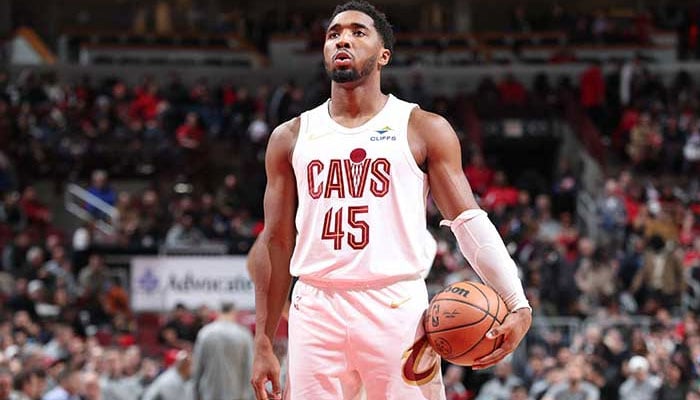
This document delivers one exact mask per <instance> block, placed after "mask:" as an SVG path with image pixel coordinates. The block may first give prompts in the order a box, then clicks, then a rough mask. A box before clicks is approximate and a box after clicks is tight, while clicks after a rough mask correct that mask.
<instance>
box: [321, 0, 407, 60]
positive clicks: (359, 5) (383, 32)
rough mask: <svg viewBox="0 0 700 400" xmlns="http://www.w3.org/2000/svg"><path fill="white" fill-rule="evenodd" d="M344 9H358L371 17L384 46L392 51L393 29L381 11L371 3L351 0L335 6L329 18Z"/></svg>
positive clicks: (362, 0)
mask: <svg viewBox="0 0 700 400" xmlns="http://www.w3.org/2000/svg"><path fill="white" fill-rule="evenodd" d="M345 11H359V12H361V13H364V14H367V15H368V16H369V17H370V18H372V21H374V27H375V29H377V32H379V35H380V36H381V37H382V42H384V48H386V49H388V50H389V51H391V52H392V53H393V52H394V29H393V28H392V26H391V24H390V23H389V20H388V19H387V18H386V15H385V14H384V13H383V12H381V11H379V10H377V9H376V8H375V7H374V6H373V5H372V4H370V3H368V2H366V1H364V0H351V1H348V2H347V3H345V4H340V5H338V6H337V7H335V10H333V15H331V20H332V19H333V18H335V16H336V15H338V14H340V13H341V12H345Z"/></svg>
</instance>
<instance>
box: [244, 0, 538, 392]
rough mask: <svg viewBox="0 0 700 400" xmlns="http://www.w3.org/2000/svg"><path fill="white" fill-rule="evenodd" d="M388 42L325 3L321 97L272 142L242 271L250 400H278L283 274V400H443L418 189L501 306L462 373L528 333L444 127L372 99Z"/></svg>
mask: <svg viewBox="0 0 700 400" xmlns="http://www.w3.org/2000/svg"><path fill="white" fill-rule="evenodd" d="M393 41H394V40H393V33H392V31H391V26H390V25H389V23H388V22H387V20H386V17H385V16H384V15H383V14H381V13H379V12H378V11H377V10H376V9H375V8H374V7H373V6H371V5H369V4H368V3H365V2H358V1H351V2H349V3H346V4H344V5H341V6H338V7H337V8H336V9H335V11H334V13H333V16H332V19H331V21H330V23H329V27H328V30H327V32H326V38H325V44H324V49H323V55H324V62H325V65H326V69H327V71H328V73H329V75H330V78H331V80H332V83H331V98H330V99H329V100H328V101H327V102H325V103H324V104H322V105H321V106H319V107H317V108H315V109H313V110H310V111H307V112H305V113H303V114H302V115H301V116H299V117H297V118H294V119H292V120H290V121H288V122H285V123H283V124H282V125H280V126H279V127H277V128H276V129H275V130H274V132H273V134H272V135H271V138H270V141H269V144H268V148H267V154H266V160H265V162H266V171H267V178H268V181H267V189H266V192H265V200H264V207H265V233H264V235H263V238H262V239H261V240H263V241H264V243H265V245H266V247H267V249H268V250H269V256H270V268H269V269H266V268H261V269H259V270H256V271H255V280H256V299H255V301H256V324H257V327H256V338H255V341H256V348H255V361H254V365H253V378H252V380H251V383H252V385H253V387H254V389H255V392H256V398H257V399H279V398H281V391H280V382H279V369H280V365H279V361H278V360H277V359H276V358H275V356H274V353H273V348H272V343H273V337H274V333H275V330H276V328H277V323H278V320H279V318H280V314H281V312H282V308H283V305H284V303H285V300H286V298H287V295H288V291H289V287H290V282H291V277H292V276H297V277H298V278H299V280H298V282H297V283H296V285H295V286H294V291H293V292H292V296H291V299H292V300H291V303H292V306H291V307H290V310H289V354H288V357H289V358H288V361H289V373H288V381H287V387H286V390H285V398H287V399H292V400H310V399H313V400H337V399H355V398H362V397H365V398H367V399H369V400H385V399H386V400H394V399H402V400H413V399H444V396H445V394H444V388H443V385H442V382H441V377H440V367H439V365H440V364H439V358H438V357H437V355H436V354H435V353H434V352H432V350H431V349H430V348H429V347H428V346H427V344H426V341H425V340H424V338H423V336H424V335H423V332H422V331H421V326H422V324H421V319H422V314H423V312H424V310H425V309H426V308H427V305H428V295H427V291H426V287H425V284H424V281H423V280H422V278H421V276H422V273H423V272H424V270H425V268H426V265H425V262H424V260H425V257H424V252H425V246H424V245H423V243H422V242H423V240H424V237H425V236H424V232H425V229H426V218H425V213H426V212H425V206H426V196H427V193H428V187H429V188H430V191H431V192H432V196H433V198H434V200H435V202H436V204H437V206H438V208H439V209H440V211H441V213H442V214H443V216H445V217H446V218H447V219H448V220H447V221H443V222H444V224H446V225H448V226H450V228H451V230H452V232H453V233H454V235H455V237H456V239H457V242H458V244H459V247H460V249H461V251H462V253H463V254H464V256H465V257H466V258H467V260H468V261H469V263H470V264H471V265H472V267H473V268H474V269H475V271H476V272H477V273H478V274H479V276H480V277H481V278H482V279H483V280H484V281H485V282H486V283H487V284H489V285H490V286H492V287H493V288H494V289H495V290H496V291H497V292H498V293H499V294H500V295H501V297H502V298H503V299H504V301H505V302H506V304H507V305H508V308H509V310H511V313H510V314H509V315H508V316H507V318H506V320H505V322H504V324H503V325H501V326H500V327H498V328H494V329H492V330H491V332H489V336H490V337H496V336H503V338H504V341H503V344H502V346H501V347H499V348H497V349H496V350H494V351H493V352H492V353H491V354H490V355H488V356H485V357H483V358H482V359H480V360H478V361H477V363H476V365H475V366H474V367H476V368H486V367H489V366H492V365H494V364H495V363H497V362H498V361H500V360H501V359H503V358H504V357H505V356H506V355H507V354H509V353H511V352H512V351H513V350H514V349H515V348H516V346H517V345H518V343H520V341H521V339H522V338H523V336H524V335H525V333H526V332H527V330H528V329H529V327H530V324H531V320H532V316H531V309H530V307H529V304H528V302H527V299H526V298H525V295H524V293H523V288H522V284H521V282H520V280H519V278H518V275H517V267H516V265H515V263H514V262H513V260H512V259H511V258H510V256H509V255H508V252H507V250H506V248H505V246H504V244H503V241H502V240H501V238H500V236H499V234H498V232H497V231H496V229H495V227H494V226H493V224H492V223H491V222H490V221H489V219H488V217H487V215H486V213H485V212H484V211H482V210H480V209H479V207H478V205H477V204H476V201H475V200H474V197H473V195H472V192H471V189H470V187H469V184H468V183H467V180H466V178H465V176H464V173H463V172H462V166H461V154H460V147H459V141H458V140H457V136H456V135H455V133H454V131H453V129H452V127H451V126H450V125H449V123H448V122H447V121H446V120H445V119H444V118H442V117H440V116H438V115H435V114H432V113H429V112H426V111H423V110H421V109H419V108H418V107H417V106H416V105H415V104H410V103H406V102H404V101H401V100H399V99H397V98H395V97H393V96H391V95H389V96H387V95H384V94H382V93H381V91H380V81H381V71H382V68H384V66H386V65H387V64H388V63H389V60H390V58H391V52H392V49H393ZM268 383H269V384H271V388H272V390H271V392H268V391H267V390H266V384H268Z"/></svg>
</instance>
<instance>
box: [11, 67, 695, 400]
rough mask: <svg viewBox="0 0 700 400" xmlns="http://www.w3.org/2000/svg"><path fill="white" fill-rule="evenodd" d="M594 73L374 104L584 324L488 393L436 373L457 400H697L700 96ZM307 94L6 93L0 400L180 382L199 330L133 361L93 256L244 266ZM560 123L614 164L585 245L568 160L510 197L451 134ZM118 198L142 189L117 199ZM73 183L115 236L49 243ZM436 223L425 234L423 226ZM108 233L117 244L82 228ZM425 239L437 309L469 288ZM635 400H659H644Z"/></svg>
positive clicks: (500, 371) (202, 86)
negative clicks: (276, 158) (443, 161)
mask: <svg viewBox="0 0 700 400" xmlns="http://www.w3.org/2000/svg"><path fill="white" fill-rule="evenodd" d="M608 71H609V72H610V73H608V74H606V73H604V72H603V70H602V68H601V66H600V65H591V66H590V68H588V69H587V70H586V71H585V72H584V73H583V74H582V75H581V76H580V80H579V81H578V82H575V81H572V80H570V79H562V80H559V81H557V82H550V81H549V79H548V78H547V77H546V76H544V75H542V76H540V77H538V78H537V79H535V82H534V84H533V85H532V87H527V85H525V84H523V83H522V82H520V81H519V80H518V79H517V77H515V76H511V75H508V76H504V77H496V78H495V79H493V78H486V79H484V81H483V82H482V83H481V84H480V85H479V86H478V89H477V92H476V93H469V94H459V95H456V96H455V97H446V96H435V95H433V94H431V93H430V91H429V89H428V88H426V87H425V86H424V83H423V82H422V80H421V79H420V77H418V76H416V77H415V79H414V80H413V81H412V82H410V84H408V85H406V86H401V85H399V84H398V83H397V82H396V81H395V80H391V79H389V80H387V81H386V82H385V83H386V87H385V90H386V91H387V92H391V93H394V94H396V95H397V96H400V97H403V98H407V99H409V100H411V101H415V102H417V103H419V104H420V105H421V106H422V107H423V108H426V109H428V110H433V111H435V112H438V113H440V114H442V115H444V116H446V117H447V118H448V119H449V120H450V121H451V122H452V123H453V125H454V126H455V128H456V130H457V131H458V134H459V135H460V139H461V140H462V142H463V149H464V154H465V163H464V171H465V174H466V175H467V177H468V179H469V181H470V183H471V185H472V189H473V190H474V192H475V194H476V195H477V198H478V200H479V202H480V204H481V206H482V207H483V208H484V209H486V210H487V211H488V212H489V215H490V217H491V218H492V220H493V221H494V223H495V224H496V226H497V227H498V228H499V230H500V231H501V233H502V235H503V237H504V239H505V241H506V244H507V246H508V248H509V250H510V251H511V253H512V255H513V256H514V257H515V259H516V260H517V261H518V264H519V265H520V266H521V272H522V277H523V280H524V282H525V285H526V288H527V293H528V296H529V297H530V299H531V302H532V305H533V307H534V309H535V313H536V315H537V316H571V317H574V318H575V319H576V320H578V321H585V322H586V323H585V325H582V326H585V329H569V328H568V327H567V326H565V325H562V326H559V325H547V324H545V325H542V326H539V325H536V326H535V327H534V328H533V330H532V332H531V334H530V335H529V336H528V338H527V341H528V342H527V346H526V347H525V348H526V356H525V358H524V359H523V358H521V359H519V360H514V362H513V365H508V364H503V365H502V366H499V367H498V368H496V369H495V370H494V371H493V372H492V373H493V374H495V378H494V379H493V380H491V379H490V378H491V375H490V374H491V373H487V374H475V373H471V372H469V371H463V370H460V369H459V368H456V369H455V368H446V369H445V380H446V382H447V383H448V386H450V388H451V389H450V390H451V392H450V393H451V396H453V397H451V399H465V398H470V396H474V395H479V396H482V397H481V398H483V399H501V398H504V399H510V398H512V399H527V398H533V399H539V398H545V399H550V398H551V399H562V398H575V397H566V396H567V395H566V393H569V392H576V393H578V392H586V393H589V392H590V393H598V395H599V397H600V398H606V399H616V398H620V399H641V398H663V399H675V398H684V396H686V394H687V393H690V394H689V395H688V396H693V395H695V396H697V395H698V394H697V393H696V392H693V391H692V390H694V388H695V387H696V383H697V382H696V381H697V379H698V372H700V369H698V367H699V366H700V365H699V364H698V360H700V341H698V337H700V336H698V334H700V332H698V329H697V327H698V323H697V321H696V317H695V312H696V311H697V310H698V309H699V308H700V281H699V279H700V273H699V272H700V234H699V230H700V224H699V223H698V216H699V215H700V182H699V181H698V176H700V175H699V174H698V172H700V171H699V170H698V162H699V160H700V156H699V155H698V154H700V131H699V130H698V129H699V127H700V123H699V121H700V120H699V119H698V117H699V116H700V114H699V110H698V107H699V105H700V98H699V97H698V88H697V86H696V84H695V82H694V80H693V78H692V77H691V76H690V75H689V74H687V73H680V74H679V75H678V77H677V78H676V79H675V80H674V81H673V82H671V83H670V84H664V83H663V82H662V81H661V79H660V78H659V77H657V76H655V75H654V74H653V73H651V72H650V71H649V70H647V69H646V68H645V67H644V64H643V62H642V61H641V60H639V59H635V60H632V61H630V62H628V63H625V64H623V65H620V66H619V68H615V69H613V70H608ZM322 82H325V80H324V79H320V78H319V79H317V80H316V81H315V82H314V83H313V84H312V85H309V86H300V85H299V84H297V83H294V82H289V83H286V84H284V85H279V86H277V87H265V86H263V87H260V88H258V90H257V91H256V92H255V93H251V92H249V91H248V90H247V89H245V88H243V87H235V86H233V85H232V84H230V83H226V82H224V83H220V84H212V83H211V82H208V81H206V80H205V79H202V80H199V81H197V82H195V83H193V84H189V85H187V84H185V83H183V82H181V81H180V80H179V79H178V77H177V76H171V77H169V79H167V80H166V81H165V83H159V82H158V81H157V80H156V79H154V78H149V77H146V78H144V79H143V81H142V82H141V84H139V85H137V86H134V87H129V86H128V85H126V84H125V83H124V82H123V81H121V80H119V79H114V80H107V81H104V82H99V83H93V82H91V81H90V80H89V79H87V78H85V79H83V80H81V81H80V82H77V83H69V82H61V81H59V80H57V79H56V78H55V77H53V76H51V75H36V74H32V73H24V74H22V76H20V77H19V79H15V80H10V79H9V78H8V76H7V75H6V74H3V73H0V193H1V194H2V199H1V201H0V248H1V249H2V272H1V273H0V296H2V299H0V300H1V303H0V304H2V305H1V306H0V349H2V352H0V400H4V399H5V398H7V396H5V397H3V392H2V390H5V391H9V390H10V389H9V388H10V386H12V387H14V388H15V390H17V391H25V394H24V396H25V397H17V396H20V395H19V394H15V395H13V396H15V397H12V398H13V399H15V398H20V399H27V398H28V399H35V398H39V396H41V395H43V394H44V393H50V391H54V390H55V391H59V392H60V391H61V390H63V391H66V392H68V393H69V397H65V398H67V399H73V398H76V397H75V396H78V395H79V396H82V397H83V398H86V399H97V398H103V399H122V398H124V399H126V398H129V399H134V398H139V397H138V396H140V393H145V391H146V390H147V388H148V387H149V384H150V383H151V382H152V381H153V380H154V379H155V378H156V376H158V373H159V372H160V371H162V370H164V369H165V368H168V367H169V368H171V369H170V371H171V374H170V375H169V376H175V375H173V374H175V373H177V374H179V375H177V376H180V377H181V379H180V381H182V382H180V383H182V384H184V383H183V382H186V381H188V379H187V377H188V374H189V372H188V368H189V367H188V362H189V361H188V360H189V352H190V351H191V349H192V344H193V342H194V340H195V337H196V335H197V332H198V330H199V329H200V328H201V327H202V326H203V325H204V324H205V323H206V322H208V321H210V320H211V319H212V318H213V316H212V315H213V313H212V312H211V311H210V310H207V309H199V310H187V309H185V308H184V307H178V308H177V309H176V310H174V311H173V314H172V316H167V317H163V318H161V320H160V321H159V322H158V324H157V326H156V329H160V333H159V336H158V338H157V343H155V347H154V348H148V349H146V350H144V348H139V346H135V343H139V344H141V343H140V342H139V337H140V336H139V335H140V333H139V329H138V328H139V327H138V326H137V319H136V317H135V316H134V315H133V313H132V312H131V310H130V309H129V301H128V292H127V289H126V288H125V282H123V281H122V279H121V277H120V276H118V275H117V274H115V273H114V272H113V271H112V270H111V269H110V268H109V267H108V266H107V265H106V264H105V260H104V258H103V256H102V255H101V253H102V252H104V251H106V250H121V251H123V252H127V253H128V252H131V253H133V252H138V251H144V249H146V250H148V249H150V250H151V251H157V249H158V248H159V247H160V246H161V245H168V246H173V247H178V246H200V245H202V244H205V243H209V242H211V243H225V244H226V245H227V247H228V248H229V251H231V252H234V253H245V252H246V251H247V249H248V246H249V245H250V242H251V241H252V239H253V238H254V237H255V236H256V235H257V234H258V233H259V232H260V230H261V229H262V224H261V210H260V201H259V199H260V198H261V194H262V190H263V188H264V182H265V181H264V173H263V168H262V163H263V161H262V160H263V157H262V156H263V155H264V149H265V142H266V139H267V136H268V135H269V131H270V129H271V127H274V126H275V125H276V124H278V123H279V122H281V121H284V120H286V119H288V118H289V117H291V116H293V115H296V114H298V113H299V112H300V111H301V110H303V109H306V108H308V107H310V106H312V105H314V104H318V103H320V101H321V100H322V99H323V98H325V96H327V88H326V87H325V86H324V85H323V83H322ZM474 98H478V99H479V101H478V102H474V101H473V99H474ZM571 101H573V102H575V103H576V104H577V106H578V107H580V108H581V109H582V110H584V111H585V112H586V113H587V114H588V116H590V118H591V120H593V122H594V125H595V126H596V128H597V130H596V131H595V132H596V134H598V135H600V139H602V140H603V141H604V142H605V143H607V144H608V146H607V147H606V157H607V158H608V165H609V166H610V169H609V170H608V171H607V175H606V177H605V180H604V182H601V186H602V187H601V190H600V193H598V194H596V196H597V197H595V198H594V199H593V208H594V210H595V213H594V223H593V224H590V223H588V224H585V223H583V222H584V221H581V216H580V213H579V210H578V201H577V199H578V195H579V194H580V192H581V191H582V190H584V184H583V181H582V175H581V172H582V171H581V166H580V165H577V164H576V163H573V162H571V160H563V161H562V162H561V163H559V164H558V166H557V167H556V168H555V171H554V172H553V173H552V174H551V176H548V175H547V174H540V175H536V176H531V175H527V176H523V175H516V174H514V173H513V171H512V170H509V169H508V168H506V166H505V165H503V160H500V159H499V157H498V153H494V152H493V151H487V150H488V149H486V148H482V147H480V146H479V145H477V143H479V142H478V141H475V142H471V139H472V135H473V132H471V131H469V128H468V127H469V124H468V121H467V118H466V117H465V115H466V111H465V110H469V109H473V110H474V112H475V113H476V115H477V116H478V118H481V119H482V120H484V121H486V120H493V119H498V118H503V117H513V116H515V117H518V116H530V117H532V116H536V117H540V118H550V117H553V116H555V115H559V114H561V113H562V111H563V110H564V108H565V104H567V102H571ZM175 165H177V166H181V168H173V166H175ZM117 178H118V179H131V180H137V181H141V182H145V185H143V187H142V188H140V189H136V190H127V189H122V188H117V187H115V186H114V184H113V183H112V181H113V180H114V179H117ZM47 182H49V183H50V184H48V185H47V184H46V183H47ZM68 182H76V183H80V184H81V185H82V186H84V187H85V188H86V190H87V191H88V192H89V193H91V194H92V195H93V196H95V197H97V198H99V199H101V200H102V201H103V202H105V203H106V204H108V205H110V206H113V207H114V208H115V210H116V214H114V215H115V216H114V217H108V216H106V215H104V212H103V211H102V210H100V209H97V208H92V207H90V206H86V207H85V209H86V211H87V212H89V213H90V214H91V215H92V216H93V218H94V220H93V221H92V222H90V221H88V222H86V223H85V224H84V225H83V226H81V227H79V228H78V229H75V230H72V231H66V230H65V228H64V227H62V226H57V224H56V221H55V216H54V215H53V213H52V208H51V205H50V204H49V201H48V198H49V197H53V196H54V195H55V194H57V193H61V192H62V191H63V190H64V188H65V184H66V183H68ZM533 182H539V184H537V185H534V184H533ZM42 190H43V191H44V192H43V193H44V195H42V194H40V193H42V192H41V191H42ZM44 196H47V197H44ZM429 218H430V220H431V224H430V225H431V226H438V224H437V222H438V220H439V215H438V212H437V210H436V209H435V207H433V206H432V205H431V207H430V209H429ZM106 219H109V222H110V223H111V224H113V226H114V227H115V231H114V232H112V233H111V234H110V233H106V232H103V231H101V230H100V229H98V228H97V227H96V224H95V223H96V222H97V221H100V220H106ZM589 222H590V221H589ZM433 233H434V235H435V236H436V237H437V238H438V240H439V251H438V257H437V258H436V262H435V264H434V267H433V269H432V271H431V274H430V276H429V287H430V289H431V290H432V291H436V290H438V289H439V288H441V287H444V286H445V285H447V284H449V283H451V282H455V281H459V280H463V279H474V275H473V272H471V270H470V269H469V268H465V267H466V262H465V261H464V260H463V257H462V256H461V255H460V254H459V253H458V251H457V249H456V248H455V246H454V243H453V240H452V238H451V236H450V235H449V232H446V231H443V230H436V231H434V232H433ZM626 338H631V339H630V340H626ZM141 351H146V352H147V353H148V354H147V355H148V356H149V357H142V356H141ZM183 352H184V353H183ZM151 356H153V358H150V357H151ZM635 357H636V358H635ZM639 357H642V358H639ZM465 372H466V374H465ZM511 378H512V379H511ZM13 381H14V382H13ZM115 382H118V384H117V383H115ZM628 382H629V383H628ZM463 384H466V386H464V385H463ZM3 385H4V386H3ZM91 385H92V386H91ZM114 385H116V389H115V386H114ZM460 385H462V386H460ZM91 387H92V389H90V388H91ZM94 387H97V388H98V389H99V390H97V389H94ZM465 387H466V388H470V389H471V392H469V391H467V390H466V389H465ZM3 388H6V389H3ZM623 388H625V389H624V390H625V391H624V393H623ZM627 390H629V391H627ZM644 390H647V391H649V392H653V393H657V392H658V393H664V394H663V396H666V397H639V396H641V395H640V394H638V393H641V392H642V391H644ZM91 391H93V392H99V394H97V395H95V394H90V393H91ZM491 391H493V392H491ZM577 391H578V392H577ZM481 392H483V393H481ZM511 392H512V393H511ZM37 393H40V394H37ZM76 393H77V394H76ZM115 393H116V394H115ZM120 393H121V394H120ZM125 393H126V394H125ZM490 393H498V394H490ZM562 393H564V394H562ZM629 393H632V394H629ZM681 393H682V396H681V395H680V394H681ZM693 393H695V394H693ZM47 396H48V394H47ZM52 396H53V395H52ZM70 396H73V397H70ZM96 396H97V397H96ZM99 396H102V397H99ZM119 396H127V397H119ZM460 396H461V397H460ZM518 396H519V397H518ZM528 396H529V397H528ZM572 396H573V395H572ZM630 396H631V397H630ZM654 396H656V394H654ZM659 396H662V395H659ZM47 398H48V399H49V400H50V399H53V398H54V397H50V396H49V397H47ZM56 398H59V397H56ZM589 398H596V397H589ZM689 398H692V397H689Z"/></svg>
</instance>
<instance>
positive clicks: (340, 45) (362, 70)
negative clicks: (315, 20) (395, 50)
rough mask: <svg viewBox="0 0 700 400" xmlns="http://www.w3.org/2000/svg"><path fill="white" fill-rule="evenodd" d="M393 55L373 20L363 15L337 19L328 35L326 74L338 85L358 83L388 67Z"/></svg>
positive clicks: (351, 13)
mask: <svg viewBox="0 0 700 400" xmlns="http://www.w3.org/2000/svg"><path fill="white" fill-rule="evenodd" d="M389 56H390V52H389V50H387V49H385V48H384V44H383V43H382V38H381V36H380V35H379V32H377V30H376V28H375V27H374V21H373V20H372V18H371V17H370V16H369V15H367V14H365V13H363V12H360V11H344V12H341V13H340V14H338V15H336V16H335V18H333V20H332V21H331V22H330V24H329V27H328V31H326V41H325V44H324V47H323V59H324V63H325V66H326V72H327V73H328V75H329V76H330V78H331V79H332V80H333V81H334V82H338V83H347V82H356V81H359V80H361V79H363V78H365V77H366V76H368V75H370V74H371V73H372V71H373V70H375V69H377V67H378V63H379V64H381V65H386V64H387V63H388V62H389Z"/></svg>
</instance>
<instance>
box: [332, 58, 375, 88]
mask: <svg viewBox="0 0 700 400" xmlns="http://www.w3.org/2000/svg"><path fill="white" fill-rule="evenodd" d="M377 58H378V56H372V57H370V58H369V59H368V60H367V61H366V62H365V64H364V65H363V66H362V69H360V70H358V69H356V68H348V69H332V68H333V67H332V66H330V65H326V73H327V74H328V77H329V78H331V80H332V81H333V82H336V83H348V82H356V81H359V80H360V79H362V78H364V77H365V76H367V75H369V74H370V73H371V72H372V69H373V68H374V67H375V66H376V65H377Z"/></svg>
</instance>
